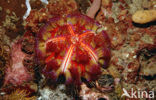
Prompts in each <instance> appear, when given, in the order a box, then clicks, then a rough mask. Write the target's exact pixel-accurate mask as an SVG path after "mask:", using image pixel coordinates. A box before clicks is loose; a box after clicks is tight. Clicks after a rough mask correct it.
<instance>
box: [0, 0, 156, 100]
mask: <svg viewBox="0 0 156 100" xmlns="http://www.w3.org/2000/svg"><path fill="white" fill-rule="evenodd" d="M98 1H100V6H99V9H98V10H97V11H95V10H96V9H97V8H98V7H97V6H98V5H97V6H95V7H94V6H93V5H92V4H93V3H95V4H96V2H95V0H49V1H46V0H45V1H44V0H41V1H40V0H0V100H156V0H97V2H98ZM26 2H27V3H26ZM28 3H30V7H31V9H30V14H28V16H26V17H24V16H25V14H26V12H27V11H28V6H26V4H27V5H28ZM90 8H93V11H92V12H96V14H95V15H93V16H91V17H92V20H95V21H97V22H99V23H100V25H101V29H100V30H105V31H106V32H107V34H108V36H109V39H110V51H111V55H110V57H111V59H110V61H109V65H108V66H107V67H105V68H102V73H101V74H100V76H99V77H98V78H97V79H96V80H94V81H86V80H85V79H84V81H82V83H81V84H79V85H74V84H70V85H66V84H65V83H63V82H53V80H52V79H51V78H47V77H46V76H45V75H44V74H42V71H41V70H42V69H43V68H42V67H43V66H44V65H39V64H38V63H36V61H35V60H34V59H35V57H36V56H35V40H36V39H35V38H36V35H37V34H38V33H39V30H40V28H41V27H42V26H44V25H45V24H46V22H47V21H48V19H50V18H52V17H58V16H59V17H64V16H67V15H68V14H71V13H81V14H84V15H87V16H89V15H88V13H87V12H89V9H90ZM139 11H141V12H139ZM137 12H139V13H137ZM89 17H90V16H89ZM126 93H127V94H126ZM123 94H125V95H123Z"/></svg>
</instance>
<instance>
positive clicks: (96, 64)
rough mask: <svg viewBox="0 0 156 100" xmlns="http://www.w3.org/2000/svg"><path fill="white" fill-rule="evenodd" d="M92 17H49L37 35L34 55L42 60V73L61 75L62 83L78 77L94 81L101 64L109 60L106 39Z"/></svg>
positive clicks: (108, 44) (56, 76)
mask: <svg viewBox="0 0 156 100" xmlns="http://www.w3.org/2000/svg"><path fill="white" fill-rule="evenodd" d="M99 28H100V25H99V24H98V23H97V22H95V21H94V20H93V19H91V18H89V17H87V16H85V15H81V14H71V15H68V16H66V17H64V18H52V19H50V21H49V23H48V24H46V25H45V26H44V27H43V28H42V29H41V30H40V33H39V34H38V36H37V41H36V54H37V58H38V60H39V61H40V62H44V63H45V68H44V69H43V73H44V74H45V76H48V77H49V78H53V79H57V78H58V77H59V75H61V74H64V76H65V78H66V82H67V83H68V82H72V83H75V84H77V83H79V82H81V77H84V78H86V79H87V80H89V81H90V80H95V79H96V78H97V76H98V75H99V74H100V73H101V67H105V66H107V65H108V62H109V60H110V50H109V46H110V41H109V38H108V36H107V34H106V32H105V31H99V32H97V30H98V29H99Z"/></svg>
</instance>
